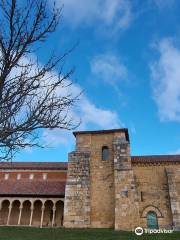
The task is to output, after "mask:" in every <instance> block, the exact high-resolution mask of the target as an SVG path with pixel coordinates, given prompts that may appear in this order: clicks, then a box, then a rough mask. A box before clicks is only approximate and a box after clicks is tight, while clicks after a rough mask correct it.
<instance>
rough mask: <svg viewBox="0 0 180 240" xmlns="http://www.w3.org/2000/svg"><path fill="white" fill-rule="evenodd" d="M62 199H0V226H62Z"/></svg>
mask: <svg viewBox="0 0 180 240" xmlns="http://www.w3.org/2000/svg"><path fill="white" fill-rule="evenodd" d="M63 201H64V199H58V198H0V225H21V226H36V227H55V226H58V227H60V226H62V221H63V212H64V202H63Z"/></svg>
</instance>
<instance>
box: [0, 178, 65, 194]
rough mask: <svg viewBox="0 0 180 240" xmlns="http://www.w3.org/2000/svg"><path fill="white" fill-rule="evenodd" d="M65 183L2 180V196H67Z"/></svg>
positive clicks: (0, 191) (0, 189)
mask: <svg viewBox="0 0 180 240" xmlns="http://www.w3.org/2000/svg"><path fill="white" fill-rule="evenodd" d="M65 185H66V182H65V181H45V180H44V181H42V180H41V181H37V180H36V181H35V180H26V181H24V180H1V181H0V195H47V196H48V195H49V196H61V195H63V196H64V195H65Z"/></svg>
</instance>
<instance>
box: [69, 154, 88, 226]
mask: <svg viewBox="0 0 180 240" xmlns="http://www.w3.org/2000/svg"><path fill="white" fill-rule="evenodd" d="M89 159H90V154H89V152H84V151H75V152H71V153H70V154H69V162H68V176H67V183H66V190H65V207H64V226H65V227H68V228H86V227H89V226H90V179H89V174H90V173H89Z"/></svg>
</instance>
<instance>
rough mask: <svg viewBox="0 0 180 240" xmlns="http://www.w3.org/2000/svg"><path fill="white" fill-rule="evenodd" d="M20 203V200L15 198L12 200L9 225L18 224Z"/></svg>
mask: <svg viewBox="0 0 180 240" xmlns="http://www.w3.org/2000/svg"><path fill="white" fill-rule="evenodd" d="M20 205H21V202H20V201H19V200H17V199H16V200H14V201H13V202H12V208H11V214H10V219H9V225H18V219H19V210H20Z"/></svg>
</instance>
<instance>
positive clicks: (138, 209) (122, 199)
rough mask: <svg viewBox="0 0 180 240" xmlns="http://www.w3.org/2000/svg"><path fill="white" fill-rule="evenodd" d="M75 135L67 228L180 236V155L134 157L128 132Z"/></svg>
mask: <svg viewBox="0 0 180 240" xmlns="http://www.w3.org/2000/svg"><path fill="white" fill-rule="evenodd" d="M74 135H75V137H76V150H75V151H74V152H71V153H70V154H69V163H68V174H67V181H66V192H65V210H64V226H65V227H73V228H74V227H76V228H86V227H87V228H89V227H90V228H97V227H98V228H115V229H117V230H118V229H121V230H134V228H135V227H137V226H140V227H145V228H147V227H148V228H166V229H172V228H173V229H176V230H180V155H171V156H131V155H130V141H129V134H128V130H127V129H114V130H105V131H84V132H75V133H74Z"/></svg>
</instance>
